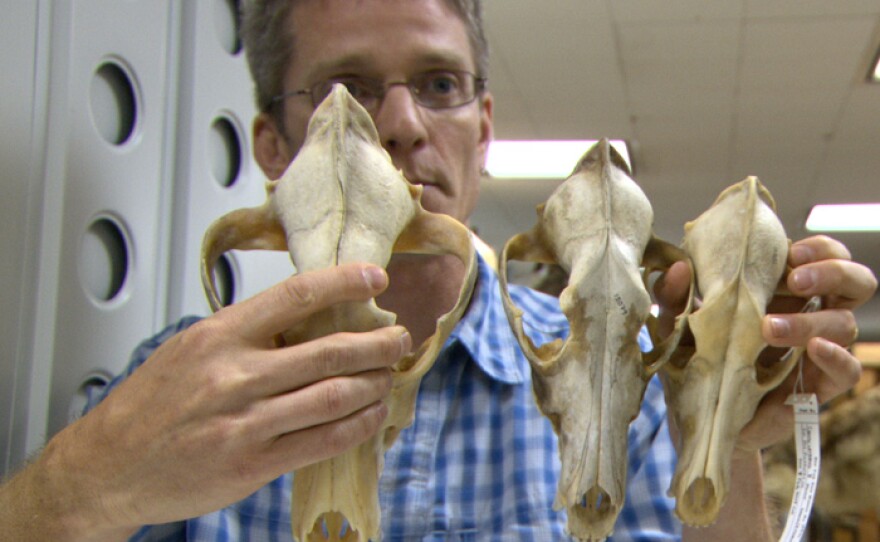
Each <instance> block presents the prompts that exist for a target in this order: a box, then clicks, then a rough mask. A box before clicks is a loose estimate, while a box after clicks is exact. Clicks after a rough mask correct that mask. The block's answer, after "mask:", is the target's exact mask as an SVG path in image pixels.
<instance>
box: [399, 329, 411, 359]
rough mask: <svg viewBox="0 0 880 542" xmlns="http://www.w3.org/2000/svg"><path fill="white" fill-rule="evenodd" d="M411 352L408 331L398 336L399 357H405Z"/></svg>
mask: <svg viewBox="0 0 880 542" xmlns="http://www.w3.org/2000/svg"><path fill="white" fill-rule="evenodd" d="M410 350H412V336H411V335H410V334H409V331H404V332H403V334H401V336H400V355H401V357H403V356H405V355H407V354H409V353H410Z"/></svg>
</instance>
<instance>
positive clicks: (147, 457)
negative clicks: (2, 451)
mask: <svg viewBox="0 0 880 542" xmlns="http://www.w3.org/2000/svg"><path fill="white" fill-rule="evenodd" d="M386 286H387V276H386V274H385V272H384V271H383V270H382V269H380V268H377V267H374V266H367V265H360V264H352V265H346V266H341V267H339V268H335V269H330V270H326V271H321V272H315V273H307V274H303V275H299V276H295V277H292V278H290V279H288V280H286V281H284V282H282V283H280V284H278V285H276V286H274V287H273V288H270V289H268V290H266V291H264V292H262V293H261V294H259V295H257V296H255V297H253V298H251V299H249V300H246V301H244V302H242V303H239V304H236V305H233V306H230V307H227V308H225V309H223V310H221V311H219V312H218V313H217V314H215V315H213V316H212V317H209V318H206V319H205V320H203V321H201V322H199V323H197V324H195V325H193V326H192V327H190V328H189V329H187V330H186V331H184V332H182V333H180V334H178V335H177V336H175V337H173V338H172V339H170V340H168V341H167V342H166V343H165V344H163V345H162V346H161V347H160V348H159V349H157V350H156V351H155V352H154V353H153V355H152V356H151V357H150V358H149V359H148V360H147V361H146V362H145V363H144V364H143V366H142V367H140V368H139V369H138V370H136V371H135V372H134V373H133V374H132V376H131V377H129V378H128V379H127V380H126V381H125V382H123V383H122V384H120V386H119V387H118V388H117V389H115V390H114V391H113V392H112V393H111V394H110V395H109V396H108V397H107V398H106V399H105V400H104V401H103V402H102V403H101V404H99V405H98V406H97V407H96V408H95V409H94V410H93V411H92V412H90V413H89V414H87V415H86V416H84V417H83V418H82V419H80V420H79V421H77V422H76V423H74V424H72V425H71V426H69V427H68V428H66V429H65V430H63V431H62V432H60V433H59V434H58V435H57V436H56V437H55V438H53V439H52V440H51V441H50V443H49V444H48V446H47V448H46V450H45V451H44V452H43V454H42V455H41V456H40V457H39V458H38V459H37V460H36V461H35V462H34V463H33V464H31V465H30V466H29V467H28V468H27V469H25V471H24V472H22V473H20V474H19V476H18V477H16V479H15V480H13V482H15V483H14V484H11V485H12V486H14V487H13V489H15V487H18V488H19V489H24V490H25V491H26V492H27V493H29V494H30V495H31V497H33V499H31V500H30V501H28V500H27V499H25V501H24V502H23V503H22V504H23V505H26V504H28V502H31V503H35V502H36V500H37V499H38V500H39V501H40V502H41V506H42V507H43V510H41V514H42V515H43V519H44V520H46V519H49V520H55V521H59V520H61V521H63V522H64V530H66V531H67V532H68V534H70V533H72V532H77V531H81V532H82V533H86V532H91V533H98V532H105V533H111V532H112V533H114V534H117V533H121V532H126V531H128V532H130V531H131V530H132V529H134V528H136V527H137V526H140V525H144V524H150V523H162V522H168V521H173V520H178V519H183V518H188V517H193V516H197V515H201V514H204V513H208V512H210V511H213V510H216V509H218V508H221V507H223V506H225V505H227V504H229V503H231V502H235V501H237V500H240V499H242V498H244V497H246V496H247V495H249V494H250V493H252V492H253V491H255V490H257V489H258V488H259V487H261V486H263V485H265V484H266V483H267V482H269V481H271V480H272V479H274V478H276V477H278V476H279V475H281V474H283V473H285V472H288V471H292V470H295V469H297V468H299V467H302V466H305V465H307V464H310V463H314V462H317V461H320V460H323V459H326V458H328V457H331V456H334V455H337V454H339V453H341V452H343V451H345V450H346V449H348V448H349V447H351V446H354V445H357V444H359V443H361V442H363V441H364V440H366V439H367V438H368V437H369V436H371V435H372V434H374V433H375V432H376V430H377V429H378V428H379V427H380V424H381V423H382V421H383V420H384V418H385V416H386V414H387V409H386V407H385V406H384V404H383V403H382V402H381V401H382V399H383V398H384V397H385V396H386V395H387V394H388V392H389V391H390V389H391V373H390V366H391V365H393V364H394V363H395V362H397V361H398V360H399V359H400V358H401V357H402V356H403V355H404V354H406V353H408V352H409V350H410V347H411V339H410V338H409V334H408V333H406V331H405V330H404V329H403V328H401V327H399V326H398V327H389V328H383V329H378V330H375V331H372V332H369V333H356V334H355V333H338V334H334V335H330V336H327V337H323V338H321V339H317V340H314V341H311V342H308V343H304V344H301V345H296V346H287V347H283V348H276V347H275V346H274V344H275V343H274V340H273V338H274V336H275V335H276V334H278V333H281V332H282V331H284V330H286V329H289V328H290V327H292V326H293V325H294V324H296V323H298V322H301V321H303V320H304V319H307V318H308V317H309V316H310V315H312V314H314V313H315V312H317V311H319V310H322V309H324V308H327V307H329V306H331V305H334V304H337V303H340V302H347V301H364V300H368V299H370V298H372V297H375V296H376V295H377V294H378V293H380V292H381V291H382V290H384V289H385V287H386ZM6 489H8V488H4V490H6ZM5 497H6V498H8V497H9V494H8V493H7V495H5ZM3 498H4V495H3V494H2V493H0V501H2V500H3ZM25 513H27V512H26V511H25ZM47 516H48V517H47ZM59 527H60V526H59ZM4 528H5V527H4ZM31 534H33V533H31ZM22 539H33V540H36V539H40V538H33V537H30V538H29V537H28V536H25V537H24V538H22ZM55 539H57V540H68V539H70V540H73V539H77V538H76V537H74V536H68V537H67V538H64V537H61V538H53V540H55ZM82 539H88V537H83V538H82Z"/></svg>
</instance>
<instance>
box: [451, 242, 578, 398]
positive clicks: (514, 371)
mask: <svg viewBox="0 0 880 542" xmlns="http://www.w3.org/2000/svg"><path fill="white" fill-rule="evenodd" d="M477 270H478V272H477V282H476V285H475V287H474V293H473V296H472V297H471V303H470V306H469V307H468V309H467V312H466V313H465V315H464V317H462V319H461V321H459V323H458V325H457V326H456V328H455V330H454V331H453V332H452V335H451V337H450V340H451V341H458V342H459V343H461V345H462V346H464V348H465V349H466V350H467V351H468V353H469V354H470V355H471V357H472V358H473V360H474V361H475V362H476V364H477V366H479V367H480V369H482V371H483V372H484V373H486V375H488V376H489V377H490V378H493V379H495V380H498V381H500V382H503V383H506V384H521V383H523V382H524V381H525V380H526V378H525V377H526V374H527V372H528V371H529V370H530V367H529V364H528V360H526V358H525V356H524V355H523V353H522V351H521V350H520V346H519V343H518V342H517V340H516V337H515V336H514V334H513V332H512V331H511V329H510V324H509V323H508V320H507V314H506V313H505V312H504V305H503V304H502V302H501V290H500V283H499V281H498V276H497V274H496V273H495V270H494V269H493V268H492V267H491V266H490V265H489V264H488V263H487V262H486V261H485V260H484V259H483V257H482V256H480V255H479V254H477ZM523 289H524V287H522V286H514V285H510V291H511V296H512V297H513V298H514V301H516V298H517V297H519V296H517V295H515V294H514V292H515V291H517V290H523ZM530 292H531V294H533V295H541V296H542V295H543V294H538V293H536V292H532V291H530ZM517 293H519V292H517ZM543 297H547V300H548V301H547V303H549V304H550V306H551V307H552V306H556V307H558V301H557V300H556V299H555V298H551V297H549V296H543ZM554 312H555V313H556V314H555V315H554V318H552V320H553V322H552V325H551V326H550V327H551V329H546V326H538V325H536V324H535V322H534V321H533V319H532V318H531V314H530V313H529V312H528V311H526V314H525V315H524V324H525V327H526V329H527V332H528V331H536V329H535V328H538V327H544V328H545V329H542V330H541V331H544V332H550V333H552V334H553V335H554V336H559V334H560V333H566V332H567V322H566V321H565V318H564V317H563V316H562V315H561V313H560V312H559V310H558V308H557V309H556V310H555V311H554ZM557 315H558V316H557ZM529 328H532V329H531V330H530V329H529ZM530 335H531V333H530ZM545 340H548V339H547V338H545Z"/></svg>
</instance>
